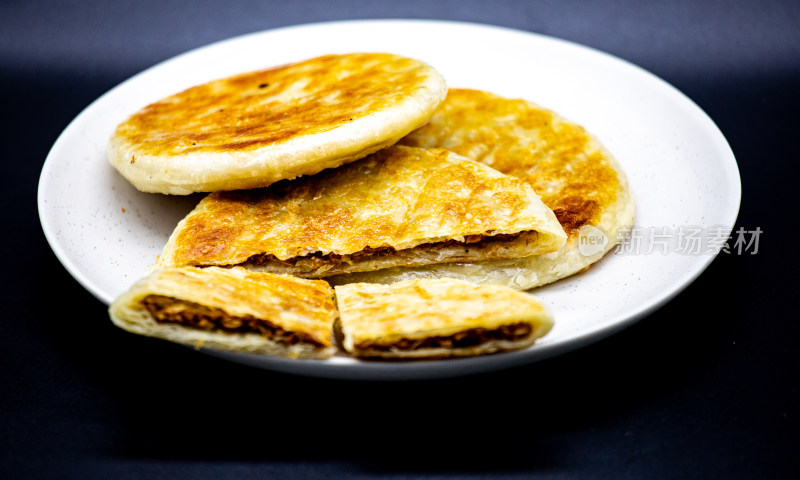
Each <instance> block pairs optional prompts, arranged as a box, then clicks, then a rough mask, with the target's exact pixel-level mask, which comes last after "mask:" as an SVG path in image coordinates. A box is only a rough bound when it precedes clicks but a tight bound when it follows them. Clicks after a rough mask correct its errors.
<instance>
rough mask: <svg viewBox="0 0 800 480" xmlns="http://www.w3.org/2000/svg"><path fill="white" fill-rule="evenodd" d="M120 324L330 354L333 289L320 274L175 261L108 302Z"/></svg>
mask: <svg viewBox="0 0 800 480" xmlns="http://www.w3.org/2000/svg"><path fill="white" fill-rule="evenodd" d="M109 315H110V316H111V320H112V321H113V322H114V324H115V325H117V326H118V327H120V328H122V329H124V330H127V331H129V332H132V333H137V334H139V335H146V336H151V337H157V338H161V339H165V340H170V341H172V342H177V343H182V344H186V345H191V346H194V347H197V348H200V347H208V348H212V349H222V350H231V351H236V352H246V353H258V354H267V355H277V356H283V357H290V358H328V357H330V356H331V355H332V354H333V353H334V352H335V351H336V347H335V346H334V345H333V341H332V332H333V323H334V321H335V319H336V316H337V311H336V304H335V302H334V300H333V289H331V287H330V286H329V285H328V284H327V283H325V282H324V281H320V280H304V279H300V278H295V277H290V276H284V275H274V274H270V273H257V272H250V271H248V270H245V269H243V268H205V269H199V268H194V267H182V268H169V269H164V270H156V271H154V272H153V273H151V274H150V275H148V276H147V277H145V278H143V279H141V280H140V281H138V282H137V283H136V284H135V285H133V287H131V288H130V290H128V291H127V292H125V293H124V294H122V295H121V296H120V297H119V298H117V299H116V300H115V301H114V302H113V303H112V304H111V307H110V308H109Z"/></svg>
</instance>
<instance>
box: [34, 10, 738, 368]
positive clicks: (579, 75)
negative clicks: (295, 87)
mask: <svg viewBox="0 0 800 480" xmlns="http://www.w3.org/2000/svg"><path fill="white" fill-rule="evenodd" d="M353 51H386V52H391V53H397V54H401V55H406V56H410V57H415V58H419V59H421V60H424V61H426V62H428V63H430V64H431V65H433V66H434V67H435V68H437V69H438V70H439V71H440V72H441V73H442V74H443V75H444V77H445V78H446V79H447V81H448V84H449V85H450V86H457V87H469V88H477V89H483V90H489V91H492V92H494V93H497V94H499V95H502V96H506V97H521V98H526V99H529V100H532V101H534V102H536V103H538V104H540V105H542V106H545V107H547V108H550V109H553V110H555V111H556V112H559V113H560V114H562V115H563V116H565V117H566V118H568V119H571V120H572V121H574V122H576V123H579V124H581V125H583V126H585V127H586V128H587V129H588V130H589V131H590V132H592V133H594V134H595V135H597V136H598V137H599V139H600V141H601V142H603V143H604V144H605V145H606V147H607V148H608V149H609V150H610V151H611V152H612V153H613V154H614V155H615V157H616V158H617V159H618V160H619V162H620V163H621V164H622V167H623V168H624V169H625V171H626V173H627V174H628V178H629V181H630V185H631V188H632V190H633V196H634V199H635V201H636V211H637V213H636V226H637V229H636V230H635V231H634V233H635V234H636V235H637V236H636V237H635V238H638V239H640V240H635V241H633V242H630V243H629V244H628V245H627V246H626V248H624V249H622V250H618V251H615V252H612V253H610V254H609V255H607V256H606V257H605V258H604V259H603V260H601V261H600V262H599V263H598V264H596V265H595V266H594V267H592V268H591V269H590V270H589V271H588V272H586V273H583V274H581V275H577V276H575V277H572V278H568V279H565V280H562V281H560V282H557V283H555V284H553V285H550V286H547V287H544V288H540V289H538V290H536V294H537V296H538V297H539V298H540V299H541V300H542V301H543V302H544V303H546V304H547V305H548V306H549V307H550V309H551V311H552V313H553V315H554V317H555V321H556V327H555V328H554V329H553V330H552V331H551V332H550V334H549V335H548V336H547V337H545V338H544V339H542V340H541V341H540V342H539V343H537V344H536V345H534V346H533V347H531V348H529V349H526V350H522V351H517V352H511V353H504V354H498V355H490V356H485V357H476V358H467V359H456V360H439V361H426V362H419V361H417V362H391V363H378V362H364V361H358V360H354V359H352V358H349V357H345V356H337V357H334V358H332V359H330V360H325V361H317V360H287V359H279V358H269V357H262V356H254V355H245V354H232V353H220V352H209V353H213V354H214V355H219V356H221V357H224V358H226V359H229V360H232V361H236V362H241V363H246V364H250V365H255V366H259V367H263V368H269V369H274V370H280V371H285V372H293V373H300V374H307V375H315V376H325V377H338V378H362V379H367V378H382V379H400V378H430V377H444V376H454V375H461V374H466V373H472V372H479V371H488V370H493V369H497V368H503V367H508V366H511V365H518V364H522V363H527V362H532V361H536V360H540V359H543V358H546V357H550V356H553V355H556V354H559V353H563V352H565V351H568V350H571V349H574V348H578V347H580V346H583V345H586V344H587V343H590V342H592V341H596V340H598V339H600V338H603V337H605V336H607V335H610V334H611V333H613V332H615V331H618V330H620V329H622V328H624V327H625V326H628V325H630V324H631V323H633V322H634V321H636V320H638V319H640V318H642V317H643V316H644V315H646V314H648V313H649V312H652V311H653V310H654V309H656V308H658V307H659V306H661V305H663V304H664V303H665V302H666V301H668V300H669V299H670V298H672V297H673V296H674V295H676V294H677V293H678V292H679V291H680V290H682V289H683V288H684V287H686V286H687V285H688V284H689V283H691V282H692V281H693V280H694V279H695V278H696V277H697V276H698V275H699V274H700V273H701V272H702V271H703V270H704V269H705V268H706V267H707V266H708V264H709V263H710V262H711V260H712V259H713V258H714V256H715V255H716V254H717V251H718V250H719V246H720V242H719V240H720V239H724V238H725V237H726V235H727V231H728V230H730V229H731V228H732V226H733V223H734V221H735V220H736V215H737V213H738V209H739V201H740V197H741V187H740V181H739V172H738V169H737V166H736V161H735V159H734V157H733V154H732V152H731V150H730V147H729V146H728V144H727V143H726V141H725V139H724V138H723V136H722V134H721V133H720V132H719V130H718V129H717V127H716V126H715V125H714V123H713V122H712V121H711V120H710V119H709V118H708V117H707V116H706V115H705V114H704V113H703V112H702V111H701V110H700V108H698V107H697V106H696V105H695V104H694V103H692V102H691V101H690V100H689V99H688V98H686V97H685V96H684V95H682V94H681V93H680V92H678V91H677V90H676V89H674V88H673V87H671V86H670V85H668V84H667V83H665V82H664V81H662V80H660V79H658V78H657V77H655V76H653V75H652V74H649V73H647V72H645V71H643V70H642V69H640V68H638V67H636V66H633V65H631V64H629V63H626V62H624V61H622V60H619V59H617V58H615V57H612V56H609V55H607V54H604V53H601V52H598V51H595V50H592V49H589V48H586V47H582V46H579V45H575V44H572V43H569V42H565V41H562V40H557V39H553V38H549V37H544V36H541V35H535V34H531V33H526V32H520V31H515V30H509V29H504V28H498V27H490V26H484V25H475V24H464V23H452V22H437V21H398V20H384V21H355V22H335V23H323V24H311V25H303V26H297V27H291V28H284V29H279V30H272V31H266V32H262V33H255V34H251V35H246V36H243V37H238V38H234V39H231V40H226V41H223V42H219V43H215V44H213V45H210V46H207V47H203V48H200V49H197V50H194V51H191V52H189V53H186V54H183V55H180V56H178V57H176V58H173V59H171V60H168V61H166V62H164V63H162V64H159V65H156V66H155V67H153V68H150V69H149V70H146V71H145V72H142V73H141V74H139V75H136V76H135V77H133V78H131V79H130V80H128V81H126V82H124V83H122V84H121V85H119V86H117V87H116V88H114V89H113V90H111V91H110V92H108V93H107V94H105V95H103V96H102V97H101V98H99V99H98V100H97V101H95V102H94V103H92V104H91V105H90V106H89V107H88V108H87V109H86V110H84V111H83V112H82V113H81V114H80V115H79V116H78V117H77V118H76V119H75V120H74V121H73V122H72V123H71V124H70V125H69V126H68V127H67V129H66V130H65V131H64V132H63V134H62V135H61V136H60V137H59V139H58V141H57V142H56V143H55V145H54V146H53V148H52V150H51V151H50V154H49V155H48V157H47V161H46V162H45V165H44V168H43V170H42V175H41V178H40V182H39V215H40V217H41V222H42V226H43V228H44V232H45V235H46V236H47V239H48V241H49V242H50V245H51V246H52V248H53V250H54V251H55V253H56V255H57V256H58V258H59V259H60V260H61V262H62V263H63V264H64V266H65V267H66V268H67V270H68V271H69V272H70V273H71V274H72V275H73V276H74V277H75V279H76V280H77V281H78V282H80V283H81V284H82V285H83V286H84V287H86V289H88V290H89V291H90V292H91V293H92V294H94V295H95V296H96V297H97V298H99V299H100V300H101V301H103V302H105V303H109V302H111V301H112V300H113V299H114V298H115V297H116V296H117V295H119V294H120V293H122V292H123V291H125V290H126V289H127V288H128V287H129V286H130V284H131V283H133V282H134V281H135V280H137V279H138V278H140V277H142V276H144V275H145V274H146V272H147V271H148V268H149V267H150V265H152V264H153V262H154V261H155V258H156V256H157V255H158V254H159V252H160V251H161V249H162V247H163V246H164V244H165V243H166V241H167V238H168V236H169V234H170V233H171V232H172V230H173V228H174V227H175V225H176V224H177V222H178V221H179V220H180V219H181V218H182V217H183V216H184V215H185V214H186V213H188V212H189V211H190V210H191V209H192V208H193V207H194V205H195V204H196V202H197V201H198V198H199V197H197V196H192V197H188V198H187V197H168V196H161V195H153V194H145V193H140V192H138V191H136V190H135V189H134V188H133V187H132V186H131V185H129V184H128V183H127V182H126V181H125V180H124V179H123V178H122V177H121V176H119V175H118V174H117V173H116V172H115V171H114V170H113V169H112V167H111V166H109V164H108V162H107V161H106V142H107V140H108V138H109V137H110V135H111V133H112V130H113V129H114V127H115V126H116V125H117V124H118V123H120V122H121V121H123V120H124V119H125V118H126V117H127V116H128V115H130V114H131V113H133V112H134V111H136V110H138V109H139V108H141V107H142V106H144V105H146V104H148V103H150V102H153V101H155V100H158V99H159V98H161V97H164V96H166V95H168V94H171V93H174V92H177V91H179V90H182V89H184V88H187V87H190V86H193V85H196V84H198V83H202V82H205V81H207V80H211V79H214V78H218V77H223V76H226V75H230V74H234V73H238V72H243V71H248V70H255V69H259V68H264V67H268V66H273V65H280V64H284V63H289V62H294V61H298V60H302V59H306V58H310V57H314V56H317V55H321V54H326V53H344V52H353ZM689 239H699V240H700V243H699V244H697V243H692V242H694V240H691V241H689ZM698 247H699V248H698ZM687 248H688V249H687ZM648 250H652V251H650V252H649V253H648ZM695 250H697V251H695Z"/></svg>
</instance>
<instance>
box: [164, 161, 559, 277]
mask: <svg viewBox="0 0 800 480" xmlns="http://www.w3.org/2000/svg"><path fill="white" fill-rule="evenodd" d="M565 241H566V234H565V233H564V230H563V229H562V228H561V226H560V225H559V223H558V220H557V219H556V217H555V215H554V214H553V212H552V211H551V210H550V209H548V208H547V207H546V206H545V205H544V204H543V203H542V202H541V200H539V198H538V197H537V196H536V194H535V193H534V192H533V189H532V188H531V187H530V185H528V184H527V183H526V182H524V181H522V180H519V179H517V178H514V177H511V176H506V175H503V174H501V173H499V172H497V171H496V170H494V169H492V168H491V167H488V166H486V165H483V164H481V163H478V162H475V161H472V160H469V159H467V158H464V157H461V156H459V155H456V154H454V153H452V152H449V151H447V150H443V149H421V148H412V147H389V148H387V149H384V150H381V151H379V152H377V153H374V154H372V155H370V156H368V157H367V158H365V159H362V160H359V161H357V162H354V163H351V164H349V165H346V166H343V167H340V168H337V169H333V170H328V171H325V172H323V173H321V174H318V175H315V176H312V177H304V178H301V179H298V180H294V181H286V182H281V183H279V184H276V185H273V186H271V187H269V188H265V189H258V190H248V191H237V192H216V193H213V194H210V195H208V196H207V197H206V198H204V199H203V200H202V201H201V202H200V204H199V205H198V206H197V207H196V208H195V209H194V210H193V211H192V212H191V213H189V215H188V216H187V217H186V218H184V219H183V220H182V221H181V222H180V223H179V224H178V226H177V228H176V229H175V231H174V232H173V234H172V236H171V237H170V239H169V242H168V243H167V246H166V247H165V249H164V252H163V254H162V255H161V256H160V259H159V265H160V266H162V267H166V266H181V265H193V266H201V267H204V266H214V265H216V266H234V265H239V266H243V267H246V268H248V269H251V270H255V271H267V272H273V273H286V274H292V275H296V276H300V277H306V278H319V277H326V276H330V275H336V274H342V273H351V272H362V271H371V270H377V269H382V268H388V267H394V266H419V265H429V264H436V263H450V262H474V261H478V260H491V259H503V258H517V257H525V256H530V255H537V254H541V253H546V252H552V251H555V250H558V249H559V248H561V247H562V246H563V245H564V242H565Z"/></svg>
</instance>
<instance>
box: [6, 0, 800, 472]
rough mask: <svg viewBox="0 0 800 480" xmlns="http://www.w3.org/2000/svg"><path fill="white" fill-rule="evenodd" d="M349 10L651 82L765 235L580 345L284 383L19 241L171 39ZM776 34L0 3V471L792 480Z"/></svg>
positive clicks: (794, 383) (590, 6)
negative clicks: (112, 313)
mask: <svg viewBox="0 0 800 480" xmlns="http://www.w3.org/2000/svg"><path fill="white" fill-rule="evenodd" d="M369 18H417V19H422V18H424V19H441V20H458V21H468V22H478V23H486V24H491V25H499V26H506V27H512V28H516V29H520V30H524V31H530V32H536V33H541V34H545V35H550V36H553V37H557V38H562V39H566V40H570V41H574V42H577V43H580V44H583V45H587V46H590V47H593V48H596V49H598V50H602V51H605V52H608V53H611V54H613V55H616V56H618V57H620V58H623V59H625V60H628V61H630V62H632V63H634V64H637V65H639V66H641V67H643V68H645V69H647V70H649V71H651V72H653V73H654V74H656V75H658V76H660V77H661V78H663V79H664V80H666V81H667V82H669V83H671V84H672V85H674V86H675V87H677V88H678V89H679V90H681V91H682V92H684V93H685V94H686V95H687V96H688V97H689V98H691V99H692V100H693V101H695V102H696V103H697V104H698V105H699V106H700V107H701V108H702V109H703V110H705V112H707V113H708V115H709V116H710V117H711V118H712V119H713V120H714V121H715V122H716V123H717V125H718V126H719V128H720V130H721V131H722V133H723V134H724V135H725V137H726V138H727V140H728V142H729V144H730V145H731V148H732V149H733V152H734V154H735V155H736V158H737V161H738V164H739V169H740V172H741V177H742V188H743V198H742V205H741V210H740V214H739V218H738V220H737V223H736V226H735V228H744V229H745V230H747V231H755V230H756V229H760V231H761V232H763V234H762V235H761V237H760V246H759V250H758V252H757V253H755V254H752V252H745V253H744V254H737V253H736V252H731V253H727V254H725V253H723V254H721V255H720V256H719V257H718V258H717V259H716V260H715V261H714V262H713V263H712V264H711V266H710V267H709V268H708V270H707V271H706V272H705V273H704V274H703V275H701V276H700V277H699V278H698V279H697V280H696V281H695V282H694V283H693V284H691V285H690V286H689V287H688V288H687V289H686V290H685V291H683V292H682V293H681V294H680V295H678V296H677V297H676V298H675V299H674V300H672V301H671V302H669V303H668V304H667V305H666V306H664V307H663V308H661V309H659V310H658V311H656V312H655V313H653V314H651V315H649V316H648V317H646V318H644V319H643V320H641V321H640V322H638V323H637V324H635V325H633V326H632V327H630V328H628V329H625V330H624V331H622V332H620V333H617V334H615V335H614V336H612V337H610V338H607V339H605V340H602V341H600V342H598V343H595V344H593V345H590V346H588V347H586V348H583V349H580V350H577V351H575V352H572V353H569V354H566V355H562V356H559V357H556V358H552V359H548V360H545V361H542V362H539V363H535V364H531V365H527V366H523V367H516V368H512V369H507V370H503V371H499V372H493V373H487V374H480V375H472V376H465V377H460V378H453V379H447V380H436V381H408V382H355V381H353V382H350V381H335V380H322V379H313V378H306V377H301V376H292V375H287V374H280V373H274V372H270V371H265V370H258V369H254V368H250V367H244V366H241V365H237V364H233V363H229V362H225V361H223V360H220V359H216V358H213V357H210V356H205V355H198V354H197V353H195V352H193V351H191V350H190V349H184V348H177V347H175V346H174V345H171V344H168V343H166V342H161V341H157V340H151V339H145V338H141V337H136V336H134V335H130V334H128V333H126V332H123V331H121V330H119V329H117V328H115V327H114V326H113V325H112V324H111V322H110V321H108V316H107V313H106V306H105V305H103V304H102V303H101V302H99V301H98V300H96V299H95V298H94V297H93V296H92V295H91V294H89V293H88V292H87V291H85V290H84V289H83V288H82V287H81V286H80V285H79V284H78V283H77V282H75V281H74V280H73V279H72V277H71V276H70V275H69V274H68V273H67V272H66V270H65V269H64V268H63V267H62V266H61V264H60V263H59V262H58V260H57V259H56V257H55V255H54V254H53V253H52V251H51V250H50V248H49V246H48V244H47V242H46V240H45V238H44V235H43V233H42V231H41V227H40V224H39V219H38V215H37V211H36V188H37V182H38V178H39V173H40V171H41V168H42V164H43V162H44V159H45V157H46V155H47V153H48V151H49V149H50V147H51V146H52V144H53V142H54V141H55V139H56V138H57V136H58V135H59V133H60V132H61V131H62V130H63V129H64V128H65V127H66V126H67V124H68V123H69V122H70V120H71V119H72V118H74V117H75V116H76V115H77V114H78V113H80V111H81V110H82V109H84V108H85V107H86V106H87V105H88V104H89V103H91V102H92V101H93V100H94V99H96V98H97V97H99V96H100V95H102V94H103V93H105V92H106V91H108V90H109V89H110V88H112V87H114V86H115V85H117V84H118V83H120V82H121V81H123V80H125V79H126V78H128V77H130V76H131V75H134V74H136V73H138V72H140V71H141V70H143V69H145V68H147V67H149V66H151V65H154V64H156V63H158V62H160V61H162V60H165V59H167V58H170V57H172V56H174V55H177V54H179V53H182V52H184V51H186V50H190V49H192V48H195V47H198V46H202V45H205V44H208V43H211V42H214V41H217V40H221V39H225V38H229V37H232V36H236V35H241V34H245V33H249V32H255V31H261V30H266V29H271V28H277V27H282V26H288V25H297V24H303V23H311V22H320V21H330V20H343V19H369ZM798 25H800V3H798V2H791V1H783V2H780V1H769V2H764V1H734V2H721V1H712V2H691V1H681V2H663V1H644V2H642V1H633V0H631V1H597V2H578V1H571V0H570V1H563V2H549V1H548V2H523V1H519V2H513V1H508V2H504V1H495V2H480V1H471V0H460V1H443V2H428V1H416V0H408V1H404V2H369V1H360V0H359V1H357V0H352V1H347V2H340V1H333V0H329V1H298V2H292V3H289V2H287V3H279V2H227V1H221V0H196V1H174V2H164V1H161V2H156V1H152V0H147V1H137V2H128V1H125V2H100V1H91V2H86V1H84V2H77V1H75V2H49V1H31V2H19V1H16V2H15V1H11V2H3V3H2V4H0V86H2V89H1V90H0V91H1V92H2V93H1V95H2V99H3V107H4V108H3V113H2V116H0V119H2V129H0V136H1V138H2V141H0V149H2V150H0V151H2V153H3V158H4V161H5V162H6V163H5V164H6V170H5V172H6V174H5V175H3V176H2V177H0V181H2V183H3V188H2V191H0V199H2V205H3V212H5V213H4V216H5V217H6V218H7V219H8V220H9V222H7V223H6V225H7V226H6V234H5V235H2V242H3V247H4V248H3V250H4V251H6V252H7V253H9V256H8V257H7V263H8V264H9V267H10V268H8V269H7V271H9V273H10V275H9V277H7V278H6V281H5V282H3V283H4V286H5V287H4V301H3V303H2V310H3V313H4V315H3V327H4V328H3V334H2V335H0V338H2V340H1V341H2V348H0V365H2V367H3V368H2V373H0V478H81V479H87V478H110V477H112V476H113V477H114V478H170V479H173V478H250V477H254V478H255V477H258V478H265V477H266V478H271V477H277V478H317V477H322V476H330V477H335V478H340V477H341V478H374V477H379V476H390V477H392V478H419V477H424V478H499V477H501V478H615V479H618V478H798V475H800V466H799V465H800V462H798V460H797V458H796V454H797V452H798V448H799V447H800V428H798V427H800V421H798V416H799V415H800V409H798V406H800V394H798V386H799V385H798V384H800V361H798V358H799V357H800V355H798V348H797V346H796V345H797V340H798V333H800V327H798V322H797V317H798V315H797V313H795V312H794V311H793V310H792V309H791V308H790V301H791V300H792V299H793V298H794V296H795V295H796V293H797V291H798V281H797V279H796V278H795V276H794V272H796V271H797V269H798V267H799V266H800V265H798V262H797V259H796V257H797V255H796V252H795V249H794V248H793V247H794V243H792V239H793V238H794V237H793V235H792V232H793V231H795V230H796V228H792V223H793V222H792V221H790V220H788V221H787V218H786V217H787V215H786V214H784V213H783V211H782V210H783V209H784V208H785V207H781V205H786V204H788V203H790V202H791V203H793V200H792V197H793V193H794V188H792V187H793V185H792V183H793V182H794V181H795V178H797V167H796V164H795V163H794V162H793V161H792V159H793V158H794V156H793V155H792V154H791V153H790V152H791V151H792V150H796V148H797V147H796V144H797V136H798V134H797V132H798V131H799V130H800V116H798V115H797V111H798V109H800V28H798ZM790 155H791V156H790ZM779 257H780V258H779ZM687 324H688V325H689V328H688V329H687V327H686V326H687ZM687 332H688V334H687Z"/></svg>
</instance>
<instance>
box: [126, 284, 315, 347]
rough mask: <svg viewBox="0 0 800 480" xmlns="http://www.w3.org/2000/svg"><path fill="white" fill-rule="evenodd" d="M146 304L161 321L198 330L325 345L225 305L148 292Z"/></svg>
mask: <svg viewBox="0 0 800 480" xmlns="http://www.w3.org/2000/svg"><path fill="white" fill-rule="evenodd" d="M142 305H143V306H144V307H145V308H146V309H147V311H148V312H150V315H152V316H153V318H154V319H155V321H156V322H159V323H176V324H178V325H183V326H184V327H189V328H196V329H198V330H208V331H224V332H230V333H255V334H259V335H262V336H264V337H266V338H269V339H271V340H274V341H276V342H278V343H280V344H282V345H286V346H289V345H296V344H298V343H309V344H312V345H315V346H319V347H324V345H322V344H320V343H319V342H317V341H316V340H314V339H313V338H312V337H311V336H309V335H307V334H304V333H301V332H290V331H287V330H284V329H282V328H281V327H279V326H277V325H275V324H273V323H271V322H270V321H268V320H264V319H261V318H256V317H254V316H252V315H245V316H241V317H239V316H234V315H229V314H228V313H226V312H225V311H224V310H222V309H221V308H216V307H207V306H205V305H200V304H198V303H194V302H187V301H185V300H179V299H177V298H172V297H167V296H164V295H148V296H146V297H145V298H143V299H142Z"/></svg>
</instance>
